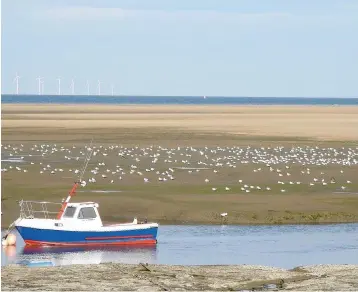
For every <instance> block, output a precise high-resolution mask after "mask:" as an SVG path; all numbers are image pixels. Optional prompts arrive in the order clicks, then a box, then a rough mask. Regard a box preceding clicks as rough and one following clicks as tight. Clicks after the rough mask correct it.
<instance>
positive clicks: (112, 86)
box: [111, 84, 114, 96]
mask: <svg viewBox="0 0 358 292" xmlns="http://www.w3.org/2000/svg"><path fill="white" fill-rule="evenodd" d="M111 89H112V96H113V95H114V85H113V84H112V85H111Z"/></svg>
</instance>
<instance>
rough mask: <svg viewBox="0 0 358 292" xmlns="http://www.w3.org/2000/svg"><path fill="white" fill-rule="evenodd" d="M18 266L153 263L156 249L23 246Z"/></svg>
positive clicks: (144, 247)
mask: <svg viewBox="0 0 358 292" xmlns="http://www.w3.org/2000/svg"><path fill="white" fill-rule="evenodd" d="M20 254H21V256H20V257H19V258H21V260H19V261H18V264H24V265H27V266H40V265H41V266H44V265H45V266H46V265H48V266H65V265H76V264H86V265H87V264H100V263H106V262H107V263H108V262H113V263H126V264H138V263H140V262H144V263H155V262H156V258H157V248H156V246H155V245H154V246H153V245H143V246H137V245H136V246H110V247H108V246H103V247H97V246H96V247H89V246H87V247H86V246H83V247H82V246H81V247H37V246H36V247H35V246H27V245H26V246H24V247H23V250H22V252H21V253H20Z"/></svg>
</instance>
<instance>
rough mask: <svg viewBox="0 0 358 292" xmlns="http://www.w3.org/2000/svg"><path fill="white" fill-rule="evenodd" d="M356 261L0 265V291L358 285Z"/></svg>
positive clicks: (333, 287) (353, 288)
mask: <svg viewBox="0 0 358 292" xmlns="http://www.w3.org/2000/svg"><path fill="white" fill-rule="evenodd" d="M357 275H358V265H317V266H308V267H298V268H295V269H292V270H285V269H279V268H272V267H265V266H249V265H240V266H167V265H143V264H140V265H127V264H100V265H73V266H62V267H43V268H29V267H24V266H15V265H12V266H7V267H3V268H2V273H1V282H2V291H6V290H7V291H21V290H22V291H25V290H26V291H39V290H42V291H44V290H46V291H109V290H116V291H119V290H121V291H123V290H124V291H129V290H131V291H134V290H141V291H149V290H150V291H172V290H178V291H180V290H196V291H197V290H205V291H239V290H296V291H297V290H300V291H304V290H306V291H312V290H321V291H322V290H326V291H327V290H331V291H338V290H339V291H343V290H351V291H357V290H358V277H357Z"/></svg>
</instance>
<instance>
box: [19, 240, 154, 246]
mask: <svg viewBox="0 0 358 292" xmlns="http://www.w3.org/2000/svg"><path fill="white" fill-rule="evenodd" d="M156 243H157V241H156V240H155V239H146V240H135V241H117V242H89V243H70V242H47V241H37V240H25V244H26V245H32V246H105V245H106V246H108V245H141V244H142V245H155V244H156Z"/></svg>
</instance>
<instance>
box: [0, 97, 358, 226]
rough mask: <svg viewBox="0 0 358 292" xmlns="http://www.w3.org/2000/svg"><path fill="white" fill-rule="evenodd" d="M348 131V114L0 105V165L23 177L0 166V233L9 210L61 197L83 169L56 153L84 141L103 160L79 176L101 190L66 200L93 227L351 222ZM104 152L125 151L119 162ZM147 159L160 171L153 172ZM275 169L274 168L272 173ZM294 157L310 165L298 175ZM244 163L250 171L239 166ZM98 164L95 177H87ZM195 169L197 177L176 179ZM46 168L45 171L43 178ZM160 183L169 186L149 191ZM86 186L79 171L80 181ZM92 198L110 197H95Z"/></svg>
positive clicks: (352, 140) (356, 112)
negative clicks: (98, 217)
mask: <svg viewBox="0 0 358 292" xmlns="http://www.w3.org/2000/svg"><path fill="white" fill-rule="evenodd" d="M357 129H358V107H345V106H165V105H163V106H143V105H141V106H136V105H110V106H108V105H24V104H16V105H14V104H3V105H2V144H3V147H2V153H3V156H4V158H6V159H8V158H9V156H5V155H13V157H16V156H21V155H23V154H24V155H26V156H24V157H25V158H24V159H25V165H26V167H24V168H26V169H25V170H26V171H27V172H26V173H24V172H23V171H22V170H21V171H17V170H16V169H15V166H16V165H14V164H11V163H9V162H3V163H2V167H3V168H6V169H7V171H6V172H2V211H3V216H2V226H3V227H4V226H6V227H7V225H8V224H10V223H11V222H12V221H13V220H15V219H16V216H17V214H18V206H17V204H16V200H19V199H21V198H23V199H32V200H49V201H57V202H58V201H60V200H61V199H62V198H63V197H65V196H66V194H67V192H68V191H69V188H70V187H71V185H72V183H73V181H74V180H75V179H76V178H75V176H74V174H73V172H71V171H72V170H73V169H76V168H80V167H81V165H82V161H81V160H79V161H77V160H75V159H71V158H68V157H67V158H65V156H66V153H69V152H68V151H72V154H71V155H70V156H81V155H82V154H81V152H80V151H83V150H84V147H85V145H88V144H89V142H90V141H91V139H94V145H95V146H96V147H97V148H98V149H102V150H101V152H99V153H100V154H99V155H97V156H96V157H94V158H93V160H92V161H91V164H90V167H91V169H93V168H94V167H95V166H96V165H97V167H99V171H100V172H101V173H106V175H107V176H108V178H105V179H104V178H101V177H97V182H96V183H95V184H87V186H86V189H84V190H81V193H79V194H78V195H77V196H76V197H75V198H74V200H75V201H76V200H77V201H83V200H95V201H96V202H98V203H99V204H100V206H101V214H102V217H103V220H104V221H108V222H114V221H116V222H117V221H128V220H132V219H133V217H134V216H141V217H142V218H144V217H147V218H148V219H149V220H155V221H157V222H159V223H160V224H221V218H220V213H221V212H228V213H229V214H230V216H229V217H228V218H227V224H292V223H300V224H306V223H343V222H357V221H358V208H357V206H358V195H357V193H358V182H357V176H356V173H357V171H358V168H357V167H358V166H357V165H356V164H354V151H356V150H354V151H353V150H349V149H356V147H357V141H358V130H357ZM5 145H10V146H9V147H7V149H5V148H4V147H5ZM21 145H22V146H21ZM39 145H42V148H41V149H39V148H36V147H38V146H39ZM60 147H65V149H62V150H65V152H66V153H64V152H62V151H58V150H59V149H60ZM73 147H76V149H72V148H73ZM115 147H124V148H123V149H122V148H121V150H120V151H121V152H123V153H125V157H124V158H123V157H119V156H118V152H119V150H117V149H116V148H115ZM148 147H150V148H148ZM178 147H179V148H178ZM180 147H182V148H180ZM183 147H186V148H183ZM247 147H249V148H247ZM300 147H301V148H300ZM307 147H308V148H307ZM350 147H351V148H350ZM14 148H16V149H17V150H16V149H15V150H14ZM19 149H21V151H20V152H19ZM54 149H57V150H54ZM145 149H147V150H145ZM275 149H276V150H275ZM279 149H283V150H282V151H281V150H279ZM305 149H306V150H305ZM38 151H40V152H38ZM183 151H184V152H183ZM243 151H244V152H243ZM290 151H295V152H294V153H295V155H296V156H295V155H291V152H290ZM304 151H307V152H304ZM332 151H333V152H332ZM334 151H336V152H334ZM102 152H103V153H104V152H106V153H104V154H106V155H107V156H103V155H104V154H103V155H102ZM149 152H150V153H151V157H152V158H151V159H149ZM200 152H203V153H204V152H205V156H201V155H200ZM240 153H241V154H240ZM245 153H247V154H246V155H248V156H247V157H246V156H245ZM29 155H31V157H30V156H29ZM67 155H68V154H67ZM133 155H134V156H133ZM153 155H156V157H158V159H159V160H158V161H157V162H156V164H155V165H154V164H153V159H154V158H153V157H154V156H153ZM157 155H160V156H157ZM257 155H261V157H262V159H261V160H260V159H259V158H258V157H257ZM342 155H343V156H342ZM330 156H331V157H338V158H339V161H338V162H337V163H328V164H327V165H325V164H322V165H320V164H321V162H320V160H319V158H324V159H326V161H327V162H329V157H330ZM238 157H240V158H238ZM245 157H246V158H245ZM255 157H256V158H255ZM277 157H281V158H280V159H281V160H282V162H280V163H279V164H277V166H275V165H274V164H276V162H275V161H276V160H275V159H276V158H277ZM295 157H296V158H295ZM305 157H306V158H307V157H310V158H309V159H311V160H312V161H315V163H317V165H305V163H303V161H304V160H305V159H306V158H305ZM344 157H346V158H344ZM4 158H2V159H4ZM136 158H138V159H140V160H136ZM69 159H70V160H69ZM237 159H239V160H237ZM247 159H249V160H252V161H253V162H252V163H248V164H246V163H245V164H243V163H242V161H243V160H244V161H245V160H247ZM265 159H270V160H271V162H270V163H274V164H272V166H273V167H274V169H269V167H268V166H267V165H268V162H266V163H264V162H262V161H264V160H265ZM297 159H299V162H297V161H296V160H297ZM342 159H344V160H342ZM286 160H287V163H288V164H285V162H284V161H286ZM183 161H184V162H183ZM204 161H206V162H204ZM345 161H346V162H345ZM30 162H31V165H29V163H30ZM102 162H103V163H105V166H99V165H98V164H99V163H102ZM348 162H349V165H348V164H347V163H348ZM203 163H205V164H207V165H208V166H209V169H208V170H201V171H199V170H198V171H195V170H194V171H191V170H181V169H180V167H183V166H195V167H200V166H201V167H203V166H204V165H203ZM236 163H238V164H237V167H236V168H234V167H231V166H234V164H236ZM324 163H325V162H324ZM338 163H339V164H338ZM342 163H345V165H343V164H342ZM12 165H13V166H12ZM46 165H50V166H51V167H50V168H48V169H46V170H44V169H43V168H46ZM133 165H136V167H138V168H137V169H136V172H133V169H132V166H133ZM285 165H286V166H287V167H290V169H289V170H287V169H285ZM17 166H18V167H23V166H22V165H20V164H19V165H17ZM10 167H12V168H11V169H10ZM119 167H120V168H121V169H122V170H120V169H119ZM153 167H154V168H153ZM150 168H153V169H154V170H153V171H152V170H150ZM173 168H175V171H174V172H173V173H172V172H171V171H170V170H169V169H173ZM56 169H57V170H56ZM58 169H62V170H63V172H62V173H60V172H59V171H58ZM148 169H149V170H150V171H149V172H147V171H148ZM278 169H280V171H281V170H282V172H283V174H281V173H278ZM307 169H309V170H307ZM51 170H52V171H53V172H54V173H53V174H51V173H50V172H51ZM273 170H274V171H273ZM107 171H108V172H107ZM214 171H218V172H217V173H216V172H214ZM342 171H344V173H342ZM138 172H141V174H138ZM122 173H123V174H122ZM163 173H164V175H165V176H167V175H168V173H172V174H173V175H174V177H175V178H173V180H171V179H170V178H169V177H167V178H168V180H167V181H166V182H165V183H163V181H158V179H159V176H160V175H161V174H163ZM194 173H195V174H194ZM286 173H288V174H286ZM91 175H92V174H91V173H90V172H89V171H88V174H87V176H86V179H89V178H90V177H91ZM98 175H100V174H98ZM281 175H284V176H282V177H280V176H281ZM288 175H290V176H288ZM162 176H163V175H162ZM143 177H147V178H148V179H149V183H147V184H146V183H144V182H143ZM332 177H334V178H335V180H336V181H337V182H335V184H331V183H330V180H331V179H332ZM314 179H315V180H316V181H314ZM347 181H349V182H350V183H349V184H347ZM279 183H284V185H282V184H281V185H280V184H279ZM246 186H247V188H248V189H249V190H246V189H247V188H246ZM342 187H343V188H344V190H343V189H341V188H342ZM243 188H246V189H244V191H243ZM258 188H260V189H258ZM213 189H215V191H213ZM98 190H109V191H118V193H117V194H116V195H114V194H113V193H105V192H103V193H101V195H100V196H99V195H98V194H97V193H95V191H98ZM245 190H246V192H245ZM248 191H250V193H249V194H248V193H247V192H248ZM264 191H265V192H264Z"/></svg>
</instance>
